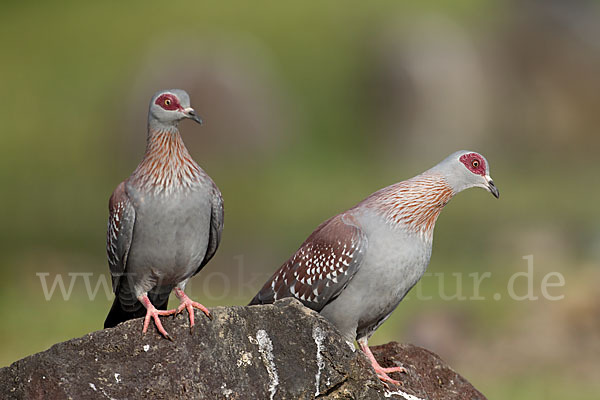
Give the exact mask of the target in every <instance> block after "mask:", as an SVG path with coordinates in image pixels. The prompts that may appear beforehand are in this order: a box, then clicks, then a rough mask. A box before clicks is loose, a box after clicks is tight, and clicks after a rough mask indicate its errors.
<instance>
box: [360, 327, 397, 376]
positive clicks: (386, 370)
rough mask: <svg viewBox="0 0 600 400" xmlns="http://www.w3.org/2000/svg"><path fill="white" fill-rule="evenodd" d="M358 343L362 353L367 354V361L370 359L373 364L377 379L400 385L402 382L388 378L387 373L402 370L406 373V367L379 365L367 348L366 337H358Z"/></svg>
mask: <svg viewBox="0 0 600 400" xmlns="http://www.w3.org/2000/svg"><path fill="white" fill-rule="evenodd" d="M358 345H359V346H360V348H361V350H362V351H363V353H365V355H366V356H367V358H368V359H369V361H371V365H372V366H373V369H374V370H375V373H376V374H377V377H378V378H379V379H381V380H382V381H384V382H389V383H392V384H394V385H401V384H402V382H400V381H397V380H395V379H392V378H390V377H389V375H388V374H391V373H392V372H403V373H406V372H407V371H406V368H404V367H390V368H384V367H382V366H381V365H379V363H378V362H377V360H376V359H375V356H374V355H373V353H372V352H371V349H370V348H369V345H368V343H367V339H366V338H360V339H358Z"/></svg>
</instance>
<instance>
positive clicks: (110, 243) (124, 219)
mask: <svg viewBox="0 0 600 400" xmlns="http://www.w3.org/2000/svg"><path fill="white" fill-rule="evenodd" d="M108 210H109V216H108V229H107V232H106V253H107V254H108V265H109V266H110V273H111V275H112V284H113V291H114V292H115V293H117V290H118V286H119V278H120V277H121V276H122V275H123V274H124V273H125V267H126V266H127V256H128V255H129V248H130V246H131V237H132V235H133V225H134V222H135V209H134V208H133V205H132V204H131V202H130V201H129V196H127V192H126V191H125V182H121V183H120V184H119V186H117V188H116V189H115V191H114V192H113V194H112V196H110V201H109V203H108Z"/></svg>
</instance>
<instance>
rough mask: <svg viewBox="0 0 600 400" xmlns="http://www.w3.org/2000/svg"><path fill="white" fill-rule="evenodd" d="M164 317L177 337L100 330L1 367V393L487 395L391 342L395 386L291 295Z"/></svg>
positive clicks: (429, 356)
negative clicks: (190, 318)
mask: <svg viewBox="0 0 600 400" xmlns="http://www.w3.org/2000/svg"><path fill="white" fill-rule="evenodd" d="M212 312H213V315H214V320H213V321H211V320H209V319H208V318H206V317H205V316H204V315H203V314H201V313H200V312H198V313H197V315H196V321H197V325H196V326H195V327H194V329H193V331H191V332H190V330H189V328H188V326H189V325H188V323H187V321H186V320H187V316H186V315H179V316H177V317H175V318H163V319H162V320H163V324H164V326H165V328H166V329H167V331H168V332H170V333H171V334H172V335H173V336H174V339H175V340H174V342H170V341H168V340H165V339H164V338H162V337H161V336H160V335H159V334H158V333H156V332H154V331H152V332H149V333H147V334H146V335H142V334H141V332H140V331H141V326H142V322H141V321H140V320H139V319H138V320H132V321H127V322H125V323H123V324H121V325H119V326H117V327H116V328H113V329H105V330H102V331H97V332H93V333H90V334H88V335H86V336H84V337H81V338H77V339H72V340H69V341H67V342H64V343H59V344H56V345H54V346H52V347H51V348H50V349H49V350H47V351H44V352H42V353H38V354H34V355H32V356H29V357H26V358H24V359H22V360H19V361H17V362H15V363H13V364H12V365H11V366H9V367H6V368H2V369H0V398H2V399H14V398H19V399H22V398H26V399H62V398H73V399H83V398H86V399H87V398H103V399H106V398H113V399H124V398H128V399H133V398H154V399H174V398H175V399H178V398H186V399H189V398H192V399H313V398H315V397H316V398H319V399H379V398H392V399H407V400H418V399H425V398H427V399H431V400H433V399H485V397H484V396H483V395H482V394H481V393H479V392H478V391H477V390H475V388H473V387H472V386H471V385H470V384H469V383H468V382H467V381H466V380H465V379H464V378H462V377H461V376H460V375H458V374H457V373H456V372H454V371H453V370H452V369H451V368H450V367H448V366H447V365H446V364H444V362H443V361H442V360H441V359H440V358H439V357H437V356H436V355H435V354H433V353H431V352H429V351H427V350H425V349H421V348H419V347H415V346H412V345H404V344H398V343H389V344H387V345H383V346H377V347H375V348H374V353H375V355H376V356H377V357H378V358H379V359H380V361H381V363H382V365H384V366H392V365H396V364H397V363H402V365H403V366H405V367H406V368H407V369H408V374H406V375H401V376H398V374H395V375H393V376H394V377H396V378H400V379H401V380H402V381H403V382H404V385H403V386H401V387H399V388H387V387H386V386H385V385H383V384H382V383H381V382H380V381H379V379H378V378H377V377H376V376H375V374H374V372H373V370H372V369H371V367H370V365H369V362H368V361H367V359H366V358H365V357H364V356H363V355H362V353H361V352H359V351H355V350H354V347H353V345H351V344H348V343H347V342H345V341H344V339H342V337H341V336H340V335H339V333H338V332H337V331H336V330H335V328H333V327H332V326H331V325H330V324H329V323H328V322H327V321H326V320H325V319H323V318H322V317H321V316H320V315H318V314H316V313H314V312H313V311H311V310H309V309H308V308H305V307H303V306H302V305H301V304H300V303H299V302H297V301H295V300H291V299H286V300H282V301H279V302H276V303H275V304H274V305H267V306H253V307H216V308H214V309H212Z"/></svg>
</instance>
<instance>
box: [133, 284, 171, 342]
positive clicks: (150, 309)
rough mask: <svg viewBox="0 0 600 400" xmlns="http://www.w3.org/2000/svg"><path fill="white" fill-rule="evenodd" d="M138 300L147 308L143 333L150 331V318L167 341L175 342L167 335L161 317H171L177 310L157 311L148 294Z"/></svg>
mask: <svg viewBox="0 0 600 400" xmlns="http://www.w3.org/2000/svg"><path fill="white" fill-rule="evenodd" d="M138 300H139V301H140V302H141V303H142V304H143V305H144V307H146V317H145V318H144V329H142V333H146V332H147V331H148V325H150V318H152V319H154V324H155V325H156V329H158V331H159V332H160V333H161V334H162V335H163V336H164V337H165V338H167V339H169V340H171V341H172V340H173V339H172V338H171V336H170V335H169V334H168V333H167V331H166V330H165V328H163V326H162V323H161V322H160V318H159V317H158V316H159V315H170V314H173V313H174V312H175V310H157V309H156V307H154V305H153V304H152V302H151V301H150V299H149V298H148V294H146V293H144V294H143V295H141V296H140V297H138Z"/></svg>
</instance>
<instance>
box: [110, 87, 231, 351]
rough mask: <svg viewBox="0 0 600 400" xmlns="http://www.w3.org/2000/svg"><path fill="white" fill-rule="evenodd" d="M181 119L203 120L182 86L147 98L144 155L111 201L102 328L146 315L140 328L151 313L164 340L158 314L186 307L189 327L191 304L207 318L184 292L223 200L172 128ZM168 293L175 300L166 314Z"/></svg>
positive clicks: (215, 237) (214, 243) (214, 231)
mask: <svg viewBox="0 0 600 400" xmlns="http://www.w3.org/2000/svg"><path fill="white" fill-rule="evenodd" d="M186 118H188V119H192V120H194V121H196V122H198V123H200V124H201V123H202V120H201V119H200V118H199V117H198V116H197V115H196V113H195V112H194V109H193V108H191V107H190V98H189V96H188V94H187V93H186V92H185V91H183V90H179V89H172V90H164V91H160V92H158V93H156V94H155V95H154V96H153V97H152V100H151V101H150V110H149V112H148V139H147V144H146V154H145V155H144V158H143V159H142V161H141V162H140V164H139V165H138V166H137V168H136V169H135V171H134V172H133V174H131V176H130V177H129V178H127V179H126V180H125V181H123V182H121V183H120V184H119V186H117V188H116V189H115V191H114V192H113V194H112V196H111V198H110V202H109V211H110V216H109V219H108V232H107V243H106V244H107V248H106V250H107V253H108V263H109V265H110V272H111V275H112V283H113V290H114V292H115V300H114V302H113V305H112V308H111V309H110V312H109V313H108V316H107V317H106V321H105V322H104V327H105V328H109V327H113V326H115V325H117V324H118V323H120V322H123V321H126V320H129V319H132V318H137V317H141V316H144V315H145V320H144V327H143V332H144V333H145V332H146V331H147V329H148V324H149V323H150V319H151V318H152V319H154V323H155V324H156V327H157V329H158V330H159V332H160V333H161V334H162V335H164V336H165V337H166V338H169V339H170V336H169V334H168V333H167V332H166V331H165V329H164V328H163V326H162V324H161V322H160V319H159V315H170V314H175V313H179V312H181V311H183V309H187V311H188V313H189V319H190V328H191V327H193V326H194V311H193V308H194V307H195V308H198V309H200V310H202V311H203V312H204V313H205V314H206V315H207V316H208V317H211V314H210V312H209V311H208V309H207V308H206V307H204V306H203V305H202V304H200V303H197V302H195V301H192V300H191V299H190V298H189V297H188V296H187V295H186V294H185V293H184V289H185V286H186V284H187V282H188V281H189V279H190V278H191V277H192V276H194V275H195V274H197V273H198V272H199V271H200V270H201V269H202V268H203V267H204V266H205V265H206V263H207V262H208V261H210V259H211V258H212V257H213V256H214V255H215V252H216V251H217V247H218V246H219V241H220V240H221V232H222V230H223V199H222V197H221V192H220V191H219V189H218V188H217V186H216V185H215V183H214V182H213V181H212V179H211V178H210V177H209V176H208V175H207V174H206V173H205V172H204V171H203V170H202V168H200V166H199V165H198V164H197V163H196V162H195V161H194V160H192V157H191V156H190V154H189V153H188V150H187V149H186V147H185V145H184V144H183V140H182V139H181V136H180V135H179V130H178V129H177V125H178V123H179V122H180V121H181V120H183V119H186ZM172 290H174V292H175V295H176V296H177V297H178V298H179V300H180V302H181V304H180V305H179V307H178V308H177V309H173V310H168V311H167V310H166V309H167V303H168V300H169V294H170V293H171V291H172ZM211 318H212V317H211Z"/></svg>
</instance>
